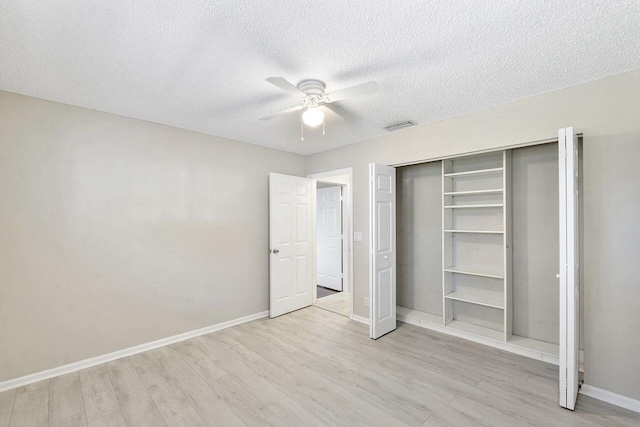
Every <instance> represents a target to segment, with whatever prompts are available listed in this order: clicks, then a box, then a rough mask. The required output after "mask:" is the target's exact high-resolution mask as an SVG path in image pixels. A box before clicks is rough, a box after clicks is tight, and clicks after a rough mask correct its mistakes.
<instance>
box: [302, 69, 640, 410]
mask: <svg viewBox="0 0 640 427" xmlns="http://www.w3.org/2000/svg"><path fill="white" fill-rule="evenodd" d="M639 99H640V70H636V71H632V72H629V73H625V74H620V75H618V76H613V77H609V78H606V79H602V80H598V81H595V82H591V83H586V84H582V85H578V86H574V87H571V88H567V89H562V90H559V91H556V92H551V93H548V94H544V95H540V96H535V97H531V98H527V99H523V100H520V101H516V102H512V103H509V104H505V105H501V106H497V107H493V108H490V109H486V110H482V111H477V112H474V113H470V114H466V115H464V116H460V117H456V118H452V119H449V120H444V121H441V122H437V123H432V124H428V125H424V126H417V127H414V128H409V129H406V130H403V131H399V132H395V133H390V134H389V135H387V136H384V137H380V138H375V139H371V140H369V141H364V142H359V143H355V144H351V145H348V146H346V147H342V148H339V149H334V150H329V151H326V152H323V153H319V154H315V155H311V156H307V158H306V169H307V173H319V172H324V171H329V170H335V169H341V168H346V167H352V168H353V185H354V231H361V232H362V233H363V239H362V242H355V243H354V255H353V256H354V266H355V269H354V292H353V297H354V311H355V314H356V315H359V316H364V317H368V307H366V306H365V305H364V298H365V297H366V296H368V293H369V265H368V264H369V259H368V258H369V257H368V246H369V235H368V230H369V224H368V221H369V214H368V210H369V204H368V199H369V193H368V180H369V178H368V164H369V163H370V162H378V163H384V164H398V163H402V162H416V161H418V160H425V159H433V158H438V157H442V156H450V155H455V154H463V153H469V152H473V151H477V150H486V149H496V148H504V147H507V146H510V145H514V144H519V143H526V142H531V141H539V140H545V139H551V138H554V137H557V132H558V129H559V128H561V127H566V126H575V128H576V130H577V131H578V132H582V133H584V135H585V136H584V140H583V144H584V153H583V156H584V163H585V165H584V174H583V177H584V199H585V200H584V203H585V205H584V210H585V212H584V217H585V221H584V232H585V233H584V234H585V236H584V263H583V264H584V272H583V274H584V294H585V305H584V307H585V316H584V319H585V331H584V341H585V345H584V351H585V359H586V368H587V370H586V373H585V379H586V382H587V384H591V385H593V386H596V387H602V388H605V389H607V390H610V391H612V392H615V393H619V394H622V395H625V396H629V397H632V398H635V399H640V389H639V387H640V377H639V376H638V375H630V373H632V372H635V371H636V370H637V360H638V355H639V354H640V334H637V333H633V332H632V331H631V329H632V328H634V327H635V326H636V325H638V324H640V310H638V307H639V306H638V301H640V298H639V295H638V292H639V290H638V289H639V287H638V286H637V283H639V281H638V280H637V279H636V280H633V281H632V278H631V275H632V274H633V270H631V269H630V268H629V266H630V265H632V261H631V259H632V258H631V254H638V251H639V248H640V239H638V238H637V237H636V236H637V235H638V233H637V230H634V227H637V224H638V221H637V219H635V218H638V217H640V206H638V203H637V197H638V196H637V194H638V191H637V189H635V188H631V187H633V185H634V181H637V180H634V179H633V178H634V177H637V172H636V170H637V169H638V167H637V166H638V163H639V160H640V156H639V155H638V151H637V150H638V149H637V148H635V147H633V144H634V143H635V144H636V145H638V146H640V144H639V143H640V120H638V117H640V102H639V101H638V100H639ZM621 140H625V141H627V143H626V144H622V143H620V141H621ZM618 147H622V148H624V150H625V151H626V152H625V151H623V150H621V149H619V148H618ZM614 158H615V159H616V161H613V159H614ZM600 179H604V180H605V181H604V183H605V184H606V185H607V188H606V190H611V189H612V188H613V189H615V190H614V191H615V192H614V193H610V192H608V191H605V187H603V184H601V183H599V182H598V180H600ZM636 186H637V185H636ZM619 188H626V189H627V192H626V193H622V192H619ZM633 191H635V193H633ZM612 202H615V205H614V204H612ZM614 206H615V207H614ZM620 212H623V214H622V216H619V214H620ZM632 218H633V219H632ZM616 219H618V220H620V222H619V223H618V224H617V225H614V224H613V222H614V221H615V220H616ZM622 220H624V221H626V222H624V221H622ZM610 227H613V229H612V232H609V228H610ZM623 231H624V232H623ZM634 232H635V235H634ZM636 259H637V257H636ZM621 260H625V261H627V262H624V263H621ZM614 267H615V268H614ZM604 289H606V290H607V291H608V292H609V293H608V294H607V295H602V294H603V290H604ZM594 294H595V295H596V296H597V297H602V298H603V299H602V300H599V299H591V298H592V296H593V295H594ZM617 301H621V302H622V304H620V305H617V304H616V302H617ZM614 312H615V314H614ZM587 319H588V320H587ZM612 319H613V320H612ZM634 358H635V359H634ZM605 379H606V380H605Z"/></svg>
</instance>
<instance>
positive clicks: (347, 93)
mask: <svg viewBox="0 0 640 427" xmlns="http://www.w3.org/2000/svg"><path fill="white" fill-rule="evenodd" d="M266 80H267V81H268V82H269V83H271V84H272V85H274V86H277V87H279V88H280V89H282V90H283V91H285V92H287V93H288V94H289V95H291V96H293V97H296V98H298V99H299V100H300V101H301V102H302V105H296V106H295V107H291V108H287V109H286V110H282V111H280V112H277V113H275V114H270V115H268V116H265V117H262V118H260V120H271V119H273V118H275V117H278V116H282V115H285V114H289V113H293V112H295V111H300V110H304V112H303V113H302V122H303V123H304V124H305V125H307V126H310V127H316V126H318V125H320V124H322V123H324V121H325V118H326V119H327V120H328V121H334V122H341V121H343V120H344V119H343V118H342V117H341V116H340V115H339V114H338V113H336V112H335V111H333V110H332V109H331V108H329V107H328V106H327V105H325V104H331V103H332V102H336V101H341V100H343V99H346V98H351V97H355V96H361V95H367V94H369V93H374V92H376V91H377V90H378V84H377V83H376V82H367V83H362V84H359V85H355V86H351V87H349V88H346V89H341V90H339V91H336V92H331V93H324V89H325V88H324V83H322V82H321V81H320V80H304V81H302V82H301V83H300V84H299V85H298V86H297V87H296V86H294V85H293V84H291V83H289V82H288V81H287V80H285V79H284V78H282V77H269V78H268V79H266Z"/></svg>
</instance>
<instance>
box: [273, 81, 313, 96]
mask: <svg viewBox="0 0 640 427" xmlns="http://www.w3.org/2000/svg"><path fill="white" fill-rule="evenodd" d="M266 80H267V81H268V82H269V83H271V84H272V85H274V86H277V87H279V88H280V89H282V90H283V91H285V92H287V93H288V94H289V95H291V96H295V97H296V98H304V97H305V96H307V94H306V93H304V92H303V91H301V90H300V89H298V88H297V87H295V86H294V85H292V84H291V83H289V82H288V81H287V80H285V79H284V78H282V77H269V78H267V79H266Z"/></svg>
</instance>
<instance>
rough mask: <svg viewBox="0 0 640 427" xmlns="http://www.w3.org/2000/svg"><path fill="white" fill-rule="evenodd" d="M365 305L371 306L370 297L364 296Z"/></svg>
mask: <svg viewBox="0 0 640 427" xmlns="http://www.w3.org/2000/svg"><path fill="white" fill-rule="evenodd" d="M364 305H366V306H367V307H369V297H364Z"/></svg>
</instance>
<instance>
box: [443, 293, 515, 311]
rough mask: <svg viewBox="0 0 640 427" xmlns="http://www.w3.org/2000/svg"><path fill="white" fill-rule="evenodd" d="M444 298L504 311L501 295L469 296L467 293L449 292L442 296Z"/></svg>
mask: <svg viewBox="0 0 640 427" xmlns="http://www.w3.org/2000/svg"><path fill="white" fill-rule="evenodd" d="M444 297H445V298H448V299H452V300H456V301H463V302H468V303H471V304H478V305H484V306H486V307H493V308H499V309H504V297H503V296H501V295H496V294H495V293H493V294H485V295H481V294H475V293H473V294H471V293H469V292H451V293H448V294H447V295H445V296H444Z"/></svg>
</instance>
